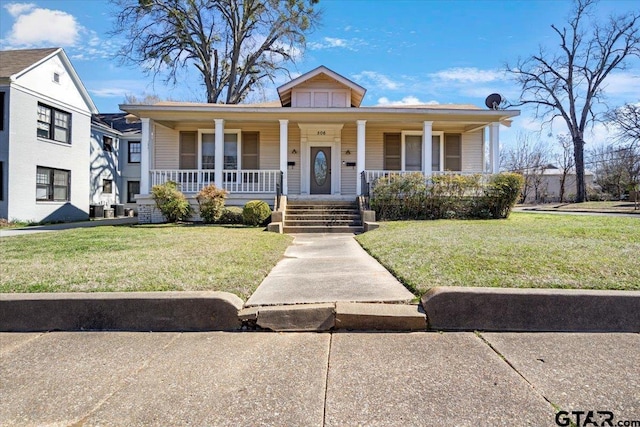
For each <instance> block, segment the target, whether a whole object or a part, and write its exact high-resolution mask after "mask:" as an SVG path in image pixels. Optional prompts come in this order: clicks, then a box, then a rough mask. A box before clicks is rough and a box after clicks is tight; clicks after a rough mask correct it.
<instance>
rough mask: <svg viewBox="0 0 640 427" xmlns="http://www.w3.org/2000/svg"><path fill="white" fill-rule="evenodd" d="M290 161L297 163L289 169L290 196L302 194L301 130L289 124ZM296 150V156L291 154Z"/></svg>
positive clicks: (288, 155)
mask: <svg viewBox="0 0 640 427" xmlns="http://www.w3.org/2000/svg"><path fill="white" fill-rule="evenodd" d="M288 136H289V147H288V149H287V151H288V154H287V157H288V161H290V162H296V164H295V166H291V167H287V176H288V179H287V183H288V186H289V188H288V191H289V194H300V128H299V127H298V126H297V125H295V124H293V125H292V124H291V123H289V135H288ZM293 150H296V154H292V153H291V152H292V151H293Z"/></svg>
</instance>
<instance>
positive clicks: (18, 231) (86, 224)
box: [0, 217, 138, 237]
mask: <svg viewBox="0 0 640 427" xmlns="http://www.w3.org/2000/svg"><path fill="white" fill-rule="evenodd" d="M137 223H138V218H136V217H123V218H110V219H98V220H92V221H77V222H65V223H61V224H50V225H34V226H32V227H24V228H10V229H4V230H0V237H12V236H22V235H25V234H36V233H49V232H52V231H61V230H72V229H74V228H90V227H104V226H111V225H132V224H137Z"/></svg>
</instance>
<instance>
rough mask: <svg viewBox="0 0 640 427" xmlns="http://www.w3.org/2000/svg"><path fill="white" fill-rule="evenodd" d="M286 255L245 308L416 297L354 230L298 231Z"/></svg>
mask: <svg viewBox="0 0 640 427" xmlns="http://www.w3.org/2000/svg"><path fill="white" fill-rule="evenodd" d="M294 237H295V239H294V241H293V244H292V245H291V246H289V248H287V250H286V252H285V255H284V256H285V258H284V259H283V260H281V261H280V262H279V263H278V264H277V265H276V266H275V267H274V268H273V270H271V272H270V273H269V274H268V275H267V277H266V278H265V279H264V281H263V282H262V283H261V284H260V286H259V287H258V289H257V290H256V291H255V292H254V293H253V295H251V297H250V298H249V300H247V302H246V304H245V307H253V306H268V305H286V304H311V303H332V302H338V301H345V302H387V303H407V302H410V301H411V300H412V299H414V295H413V294H412V293H411V292H409V291H408V290H407V289H406V288H405V287H404V286H403V285H402V284H401V283H400V282H398V280H396V278H395V277H393V275H391V273H389V272H388V271H387V270H386V269H385V268H384V267H383V266H382V265H380V263H378V262H377V261H376V260H375V259H373V258H372V257H371V256H370V255H369V254H368V253H367V252H365V250H364V249H362V247H361V246H360V245H359V244H358V242H356V241H355V240H354V238H353V234H296V235H294Z"/></svg>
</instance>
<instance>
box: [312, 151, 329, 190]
mask: <svg viewBox="0 0 640 427" xmlns="http://www.w3.org/2000/svg"><path fill="white" fill-rule="evenodd" d="M311 194H331V147H311Z"/></svg>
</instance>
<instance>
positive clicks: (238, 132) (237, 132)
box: [197, 128, 242, 170]
mask: <svg viewBox="0 0 640 427" xmlns="http://www.w3.org/2000/svg"><path fill="white" fill-rule="evenodd" d="M215 133H216V131H215V129H198V162H197V164H198V170H201V169H202V135H204V134H207V135H215ZM224 134H225V135H230V134H235V135H236V138H237V141H238V154H237V156H238V169H237V170H241V169H242V130H241V129H227V128H225V129H224ZM223 139H224V138H223ZM222 150H223V152H224V147H223V149H222ZM223 164H224V161H223ZM207 170H209V169H207ZM211 170H215V169H211Z"/></svg>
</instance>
